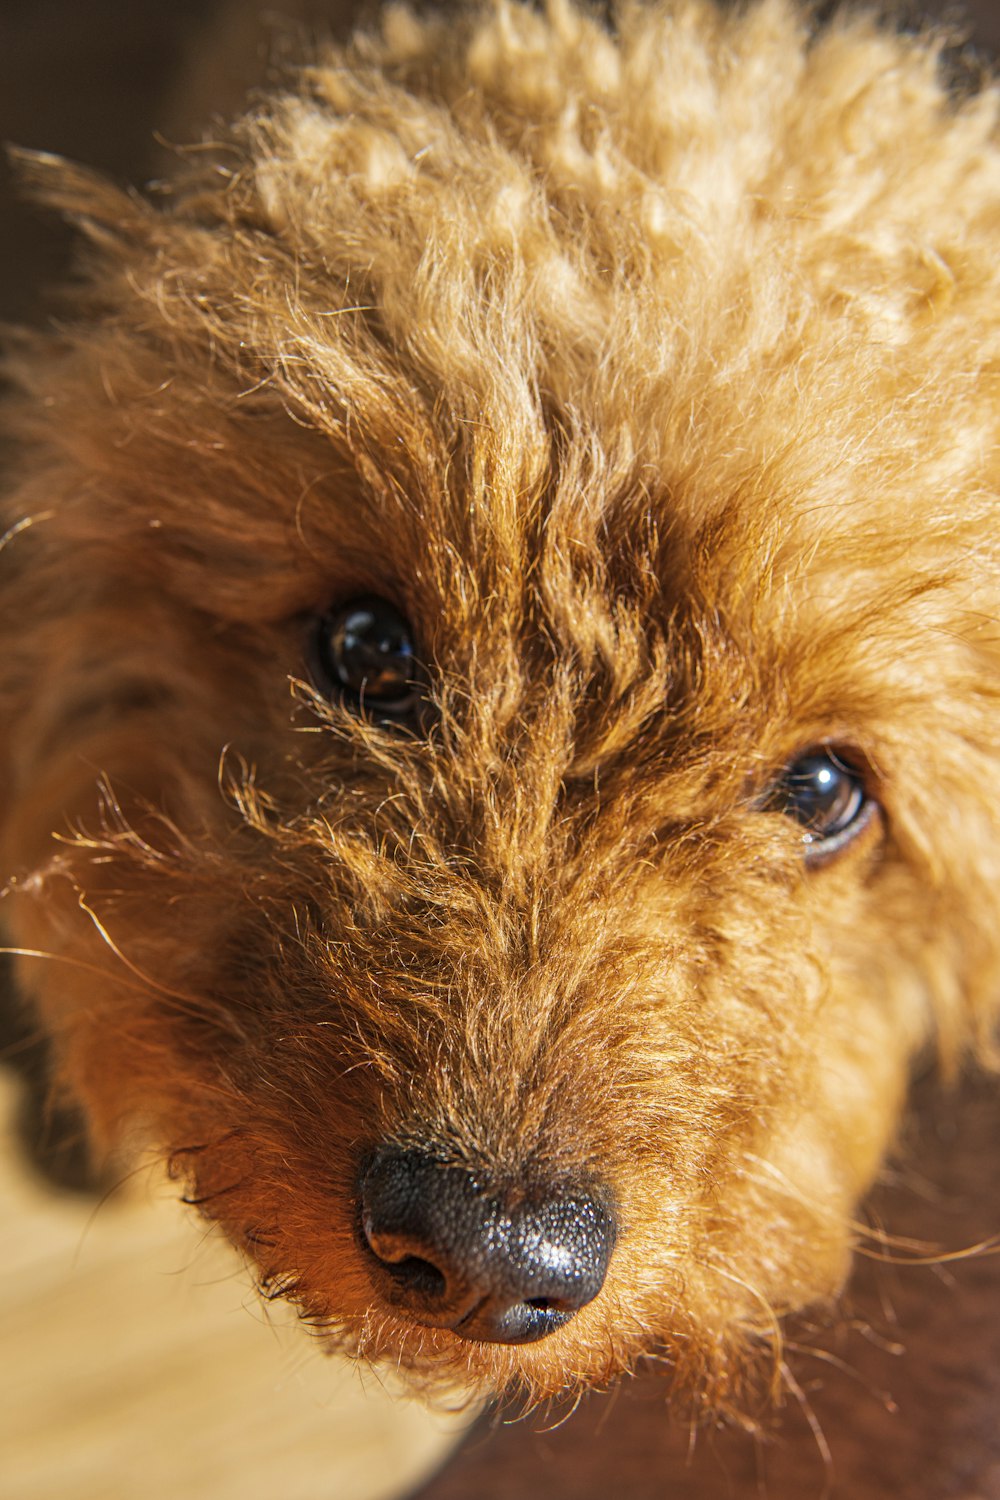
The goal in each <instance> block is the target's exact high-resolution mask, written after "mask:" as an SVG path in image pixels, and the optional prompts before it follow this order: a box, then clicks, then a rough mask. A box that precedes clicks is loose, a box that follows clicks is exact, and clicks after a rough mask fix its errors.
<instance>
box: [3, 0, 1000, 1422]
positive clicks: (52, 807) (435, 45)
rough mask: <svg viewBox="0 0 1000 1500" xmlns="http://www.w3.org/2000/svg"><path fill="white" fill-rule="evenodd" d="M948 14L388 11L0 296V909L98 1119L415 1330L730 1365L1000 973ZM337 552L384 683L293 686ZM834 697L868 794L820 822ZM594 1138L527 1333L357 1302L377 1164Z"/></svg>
mask: <svg viewBox="0 0 1000 1500" xmlns="http://www.w3.org/2000/svg"><path fill="white" fill-rule="evenodd" d="M939 50H940V46H939V40H938V39H935V38H933V37H917V38H913V37H901V36H897V35H894V34H891V33H889V32H888V31H885V30H882V29H880V28H879V27H878V26H877V25H876V23H875V22H874V21H872V20H871V19H870V18H866V17H865V16H863V15H862V16H857V15H853V16H848V17H846V18H844V19H841V20H834V21H833V22H832V24H830V25H829V26H827V27H825V28H823V29H816V28H813V27H812V26H811V24H810V22H809V20H808V18H807V17H805V16H803V14H802V13H800V12H799V11H797V10H796V9H795V8H794V7H793V6H792V5H791V4H790V3H786V0H763V3H755V4H753V5H751V6H750V8H749V9H748V10H746V11H744V12H737V13H728V14H722V13H720V12H719V11H717V10H716V8H715V7H714V5H713V4H712V3H711V0H658V3H654V4H651V5H649V6H640V5H637V4H631V3H626V4H624V5H623V6H622V8H621V9H620V11H619V12H618V13H617V15H616V18H615V21H614V25H613V28H612V29H611V30H609V29H607V28H606V27H605V25H604V24H603V23H601V22H599V21H597V20H594V19H591V18H589V17H588V16H587V14H586V13H584V12H581V11H580V10H577V9H575V8H573V7H572V6H571V5H570V4H568V3H566V0H553V3H552V4H551V5H550V6H549V8H548V10H547V12H546V14H545V15H544V16H543V15H539V14H536V13H534V12H533V11H531V10H530V9H526V8H522V7H521V6H520V5H518V4H515V3H506V0H498V3H497V4H495V5H492V6H490V7H488V8H487V9H485V10H482V11H478V12H475V13H472V14H469V15H466V16H459V17H456V16H454V15H450V16H448V17H447V18H446V19H444V20H435V19H423V20H418V19H415V18H414V17H413V16H412V15H410V14H409V13H407V12H405V11H402V10H390V11H388V12H387V13H386V14H385V16H384V18H383V21H382V23H381V29H380V30H378V31H376V32H373V33H372V34H369V35H364V36H362V37H361V38H360V39H357V40H355V41H354V42H352V43H351V44H350V45H349V46H348V47H347V48H346V49H345V50H343V51H333V50H330V51H329V52H326V53H324V54H323V55H322V56H321V57H320V59H319V61H317V62H315V64H314V65H310V66H307V67H306V68H305V69H304V70H303V71H302V72H301V74H300V75H299V76H297V77H293V78H291V79H290V81H289V83H288V86H287V89H286V91H284V92H282V91H278V92H276V93H275V94H274V95H273V96H272V97H268V98H265V99H264V100H263V101H262V102H259V103H258V104H257V105H255V106H254V108H253V109H252V111H251V112H250V113H249V114H248V115H247V117H246V118H245V119H243V120H242V121H240V122H239V123H237V124H236V125H235V126H234V127H233V128H232V130H231V131H229V132H220V133H218V134H217V135H216V136H215V137H213V138H212V140H211V143H210V144H208V145H206V146H204V147H202V148H201V149H199V150H197V151H195V152H193V153H191V154H190V156H189V157H188V158H186V160H184V161H182V162H181V164H180V166H179V170H178V173H177V177H176V181H175V182H174V183H173V185H172V186H171V187H170V188H169V189H167V190H166V191H161V192H158V193H157V194H156V195H155V196H154V197H153V198H152V200H149V199H147V198H143V197H141V196H138V195H136V194H131V193H128V194H127V193H125V192H123V191H120V190H118V189H117V188H115V187H113V186H111V185H109V184H108V183H106V182H104V181H103V180H101V179H99V178H98V177H96V176H93V175H91V174H89V173H88V172H86V171H84V170H82V169H78V168H74V167H70V166H67V165H65V164H63V163H60V162H56V161H54V160H51V159H47V158H42V157H26V158H25V159H24V160H23V162H22V172H23V174H24V175H25V176H26V178H27V179H28V181H29V183H33V185H34V188H35V190H36V192H39V193H40V194H41V195H42V196H43V197H44V198H45V199H46V200H47V201H48V202H49V203H50V204H53V205H55V206H56V207H58V208H59V209H61V210H62V211H63V212H64V213H66V214H68V215H69V216H70V217H71V218H73V219H74V220H75V221H76V222H77V224H78V225H79V227H80V229H81V230H82V232H83V236H84V238H85V240H86V242H87V246H88V248H87V250H86V254H85V260H84V266H83V272H82V275H81V276H80V277H79V278H78V285H77V286H76V287H75V289H74V290H73V292H72V295H71V298H70V300H69V301H68V302H67V303H66V304H65V305H63V306H62V308H61V310H60V312H59V315H58V318H57V321H56V323H55V324H54V326H53V330H52V331H51V332H49V333H44V334H32V335H24V336H23V337H20V338H18V339H15V340H14V341H13V343H12V346H11V348H10V353H9V359H8V370H9V372H10V374H11V376H12V379H13V382H14V385H15V387H16V389H15V393H14V394H13V396H12V398H11V399H10V401H9V402H8V404H7V408H6V418H7V427H8V430H9V431H10V432H11V433H12V434H13V436H14V437H15V439H16V440H17V443H18V446H19V459H18V462H19V473H18V477H17V479H16V481H15V483H14V484H13V486H12V487H8V491H7V494H6V497H5V499H4V502H3V504H4V514H5V521H4V525H3V526H0V532H2V531H3V530H4V529H5V528H8V529H7V535H6V541H5V545H4V548H3V551H2V553H0V566H2V592H0V610H2V631H3V649H2V655H0V691H2V724H3V735H4V744H3V747H2V762H3V763H2V796H3V797H4V799H5V802H6V807H5V815H4V822H3V831H2V870H3V878H4V879H5V880H6V882H7V889H6V896H5V900H4V903H3V908H2V911H3V918H4V922H5V925H6V930H7V936H8V942H9V943H10V945H11V946H13V947H15V948H17V949H20V950H24V951H25V952H26V953H30V954H35V955H37V956H34V957H31V956H24V957H22V958H21V959H20V961H19V965H18V967H19V975H20V981H21V985H22V987H23V989H24V991H25V993H26V994H27V995H29V996H31V997H32V998H33V1000H34V1001H35V1002H36V1003H37V1006H38V1009H39V1012H40V1015H41V1017H42V1018H43V1021H44V1024H45V1026H46V1027H47V1028H48V1029H49V1031H50V1032H51V1033H52V1035H53V1038H54V1042H55V1046H56V1048H57V1051H58V1058H59V1066H60V1077H61V1080H62V1084H63V1086H64V1087H65V1088H66V1089H68V1090H69V1091H71V1092H72V1093H73V1094H74V1095H75V1096H77V1097H78V1098H79V1099H80V1100H81V1101H82V1102H83V1104H84V1106H85V1109H86V1112H87V1115H88V1117H89V1120H90V1122H91V1126H92V1129H93V1133H94V1137H95V1140H96V1142H97V1143H98V1145H99V1146H105V1145H107V1144H108V1143H109V1142H111V1141H113V1140H116V1139H121V1138H124V1139H125V1140H126V1141H129V1142H134V1141H141V1140H147V1139H149V1140H152V1141H153V1142H154V1143H156V1144H157V1145H158V1147H159V1148H160V1149H161V1150H162V1151H163V1153H164V1154H165V1156H167V1157H168V1158H169V1160H170V1161H171V1163H172V1165H173V1168H174V1170H175V1172H177V1173H178V1174H179V1175H180V1176H181V1178H182V1179H183V1180H184V1182H185V1183H186V1184H187V1189H188V1193H189V1196H190V1197H191V1198H193V1199H195V1200H197V1201H199V1202H200V1203H201V1204H202V1205H203V1207H204V1210H205V1212H206V1213H207V1214H208V1215H210V1216H211V1217H212V1218H213V1219H216V1220H218V1221H219V1222H220V1223H221V1225H222V1226H223V1227H224V1228H225V1230H226V1231H227V1232H228V1234H229V1235H230V1236H231V1238H232V1239H233V1240H234V1241H235V1242H236V1243H237V1244H238V1245H240V1246H241V1247H243V1248H244V1249H245V1251H246V1252H247V1254H248V1255H249V1256H250V1257H251V1258H252V1259H253V1261H254V1262H255V1263H256V1266H257V1268H258V1272H259V1275H260V1278H261V1280H262V1282H263V1284H264V1285H265V1286H266V1287H267V1288H269V1289H270V1290H272V1291H276V1292H282V1293H285V1294H287V1295H288V1296H290V1297H292V1298H293V1299H294V1300H295V1301H296V1302H297V1303H298V1305H299V1306H300V1307H301V1308H302V1310H303V1312H304V1314H305V1315H306V1317H307V1318H308V1319H309V1320H310V1321H312V1322H314V1323H316V1324H319V1325H320V1326H322V1327H323V1328H326V1329H328V1330H329V1334H330V1337H331V1339H333V1340H335V1341H336V1342H338V1343H341V1344H345V1345H347V1346H349V1347H352V1348H356V1349H358V1350H360V1352H361V1353H362V1354H364V1355H366V1356H370V1357H373V1358H384V1359H387V1360H389V1361H391V1362H392V1363H394V1364H400V1365H402V1366H405V1367H409V1368H411V1369H412V1370H413V1372H414V1378H415V1379H416V1380H417V1381H418V1382H423V1383H424V1384H427V1385H431V1386H432V1385H434V1384H435V1383H436V1382H437V1381H438V1380H453V1379H454V1378H455V1377H456V1376H457V1377H458V1378H459V1379H460V1380H461V1381H463V1382H465V1383H466V1384H467V1385H469V1386H470V1387H472V1388H476V1389H482V1388H496V1387H500V1386H504V1385H507V1384H508V1383H514V1384H517V1385H519V1386H520V1387H521V1388H522V1389H523V1390H524V1391H526V1392H527V1394H528V1395H529V1396H530V1397H542V1396H545V1395H547V1394H551V1393H553V1392H556V1391H562V1390H566V1391H573V1390H575V1389H580V1388H582V1387H583V1386H585V1385H589V1384H599V1383H603V1382H605V1381H607V1380H609V1379H610V1378H612V1377H613V1376H614V1375H615V1374H616V1373H618V1372H620V1371H623V1370H627V1369H629V1368H630V1367H632V1366H633V1365H634V1363H635V1361H636V1360H637V1359H638V1358H639V1357H640V1356H642V1355H643V1354H652V1355H654V1356H657V1357H661V1358H662V1359H663V1362H664V1365H665V1368H666V1369H667V1372H668V1374H667V1378H668V1380H670V1381H672V1382H674V1384H675V1385H676V1386H677V1387H678V1389H679V1390H683V1391H686V1392H688V1393H691V1392H693V1393H694V1395H695V1399H696V1401H699V1402H703V1403H706V1404H708V1405H711V1406H712V1407H713V1408H715V1409H727V1408H728V1409H737V1410H740V1409H742V1410H747V1409H750V1408H752V1407H753V1405H754V1403H755V1402H756V1401H757V1400H758V1399H759V1397H760V1396H761V1394H762V1393H763V1392H765V1391H766V1388H767V1387H768V1386H769V1384H770V1382H771V1380H772V1377H773V1372H774V1370H775V1369H777V1368H778V1356H777V1347H778V1346H777V1340H778V1338H779V1333H778V1328H779V1324H778V1320H779V1319H780V1317H781V1315H782V1314H783V1313H784V1312H786V1311H787V1310H788V1309H790V1308H796V1307H800V1306H802V1305H804V1304H807V1303H809V1302H812V1301H814V1300H816V1299H826V1298H828V1297H830V1296H831V1295H833V1294H835V1293H836V1292H837V1290H838V1288H839V1287H840V1286H841V1284H842V1282H843V1278H844V1276H845V1274H846V1272H847V1269H848V1265H849V1260H850V1255H851V1251H852V1247H853V1244H854V1243H855V1241H856V1238H857V1235H858V1234H859V1233H860V1232H861V1231H860V1230H859V1227H858V1223H857V1212H858V1203H859V1199H860V1198H861V1196H862V1195H863V1193H864V1192H865V1190H866V1188H867V1187H868V1186H869V1184H870V1183H871V1181H872V1179H873V1177H874V1175H875V1174H876V1173H877V1171H878V1169H879V1165H880V1163H881V1161H882V1160H883V1157H884V1153H885V1152H886V1150H887V1148H888V1146H889V1144H890V1143H891V1141H892V1138H893V1134H894V1129H895V1127H896V1124H897V1121H898V1119H899V1115H900V1110H901V1107H902V1103H903V1099H904V1095H905V1091H906V1087H907V1079H908V1074H909V1072H910V1070H911V1068H912V1066H913V1063H914V1060H915V1059H916V1058H918V1057H920V1056H921V1055H922V1054H923V1053H924V1051H925V1049H926V1048H927V1047H928V1046H929V1045H936V1046H938V1048H939V1049H940V1051H941V1052H942V1053H943V1055H944V1056H945V1057H946V1059H948V1060H949V1061H951V1062H954V1061H955V1060H957V1059H961V1058H962V1057H964V1056H972V1055H975V1056H978V1057H979V1058H980V1059H981V1060H984V1061H987V1062H988V1061H990V1059H991V1032H992V1028H993V1024H994V1020H995V1017H996V1012H997V998H998V984H1000V924H998V922H997V917H996V909H995V908H996V893H997V890H998V889H1000V830H998V823H997V813H996V805H997V802H996V799H997V787H998V785H1000V749H998V741H1000V736H998V696H1000V627H998V619H997V608H998V596H1000V520H998V518H1000V501H998V486H1000V448H998V436H1000V431H998V429H1000V255H998V253H997V246H998V235H1000V148H998V144H997V134H996V116H997V96H996V92H995V91H994V90H993V89H992V88H991V87H989V86H987V87H985V88H983V89H981V90H979V91H978V92H976V93H973V94H971V95H968V96H966V97H964V98H962V99H960V100H955V99H952V98H950V97H949V96H948V94H947V91H946V89H945V87H944V85H943V84H942V83H941V82H940V81H939V77H938V53H939ZM363 592H372V593H377V594H380V595H383V596H386V597H388V598H390V599H391V600H392V601H394V602H395V604H396V605H397V606H398V607H399V608H400V609H402V610H403V611H404V613H405V614H406V615H407V616H408V617H409V619H410V620H411V622H412V624H413V628H414V630H415V632H416V635H417V638H418V641H419V644H420V651H421V655H422V657H423V659H424V661H425V662H426V664H427V670H428V677H429V682H430V693H431V699H432V704H431V711H430V712H429V713H428V714H427V715H426V717H425V719H424V721H423V723H422V725H421V726H420V727H419V728H418V729H416V730H405V729H404V730H402V731H401V730H399V729H393V728H391V727H389V728H380V727H379V726H377V725H376V724H373V723H372V722H368V721H366V720H365V719H363V718H359V717H358V716H357V715H356V714H355V713H354V711H353V710H352V709H351V708H350V707H349V706H345V705H344V704H342V703H341V702H339V701H328V700H326V699H325V698H324V697H323V696H322V694H321V693H320V692H317V691H316V687H315V685H314V684H313V683H312V681H311V679H310V673H309V664H308V663H309V656H310V644H309V643H310V639H311V632H312V629H313V622H314V621H315V619H316V618H317V616H318V615H320V614H322V613H323V612H324V611H326V610H327V609H329V608H330V607H331V606H332V605H334V604H336V603H337V602H339V601H343V600H345V599H349V598H350V597H351V596H352V595H356V594H358V593H363ZM822 743H830V744H834V745H836V746H838V747H843V748H844V749H846V750H849V751H850V753H851V754H852V755H853V756H854V757H855V758H856V763H857V764H858V765H859V766H861V767H863V768H864V774H865V776H866V778H867V785H868V788H869V792H870V794H871V795H872V796H874V797H875V798H877V800H878V802H879V804H880V807H881V811H880V813H879V814H878V816H876V817H875V818H874V819H872V820H871V822H870V824H869V826H868V827H867V828H866V829H865V830H864V831H863V832H862V833H860V834H859V836H858V837H857V838H856V839H854V840H853V841H852V842H850V843H849V844H848V846H847V847H846V848H845V849H843V850H842V851H841V852H840V853H839V854H838V855H837V856H836V857H835V858H832V859H830V860H828V861H826V862H822V861H816V862H811V863H809V864H807V863H806V861H805V860H804V858H803V843H802V829H801V827H800V826H799V825H798V824H797V823H796V822H795V821H794V820H793V818H791V817H790V816H787V815H785V814H782V813H781V812H779V811H775V810H774V809H773V806H772V807H770V808H769V807H768V805H767V801H768V792H769V789H770V788H772V787H773V785H774V784H775V781H776V778H778V777H779V776H780V774H781V773H782V771H783V769H784V768H785V767H786V766H787V765H789V763H790V762H791V761H793V760H794V758H795V756H796V754H798V753H801V752H802V751H803V750H804V749H807V748H808V747H810V746H815V745H817V744H822ZM382 1141H389V1142H398V1143H402V1144H425V1145H428V1144H429V1145H432V1146H434V1147H435V1148H437V1149H439V1150H444V1151H445V1152H447V1153H448V1154H449V1156H450V1158H451V1159H453V1160H455V1161H456V1162H460V1163H465V1164H468V1165H469V1166H471V1167H473V1168H475V1169H477V1170H478V1171H480V1172H481V1173H485V1174H486V1175H487V1176H488V1177H489V1178H490V1179H491V1180H492V1181H495V1182H496V1183H498V1184H500V1185H501V1186H507V1187H511V1186H513V1187H516V1186H517V1184H518V1183H520V1182H522V1181H534V1180H537V1179H538V1178H539V1177H542V1178H544V1179H545V1180H547V1181H551V1180H559V1179H560V1178H565V1179H566V1180H571V1181H578V1180H588V1181H590V1180H594V1179H597V1180H599V1181H601V1182H603V1183H605V1184H607V1185H608V1186H609V1188H610V1190H611V1192H612V1194H613V1197H614V1200H615V1203H616V1204H617V1212H618V1219H619V1225H620V1233H619V1241H618V1245H617V1248H616V1250H615V1253H614V1256H613V1259H612V1263H611V1267H610V1271H609V1275H608V1279H607V1282H606V1285H605V1287H604V1290H603V1292H602V1293H601V1294H600V1295H599V1296H598V1297H597V1299H596V1300H595V1301H594V1302H592V1303H591V1304H590V1305H589V1306H587V1307H586V1308H585V1309H584V1310H583V1311H582V1312H581V1313H580V1314H579V1316H577V1317H576V1318H575V1319H573V1320H572V1321H571V1322H569V1323H568V1324H567V1325H566V1326H565V1327H564V1328H562V1329H561V1330H560V1331H558V1332H556V1333H554V1334H553V1335H551V1336H550V1337H548V1338H546V1339H543V1340H542V1341H541V1342H539V1343H536V1344H529V1345H525V1346H523V1347H499V1346H497V1347H490V1346H488V1345H484V1344H473V1343H465V1342H462V1341H461V1340H459V1339H458V1338H457V1337H455V1336H454V1335H453V1334H451V1333H449V1332H446V1331H430V1330H421V1329H415V1328H413V1327H410V1326H408V1325H407V1324H406V1323H405V1322H404V1321H403V1320H402V1319H401V1318H398V1317H397V1316H395V1315H394V1314H392V1313H391V1312H390V1311H389V1310H388V1309H387V1308H385V1307H383V1306H380V1304H379V1302H378V1299H377V1295H376V1292H375V1291H374V1290H373V1287H372V1284H371V1282H370V1280H369V1275H368V1270H367V1268H366V1265H365V1261H364V1256H363V1254H362V1251H361V1249H360V1248H359V1246H358V1242H357V1238H356V1222H357V1207H356V1201H355V1193H356V1178H357V1172H358V1163H359V1159H360V1156H361V1154H362V1153H363V1151H365V1150H366V1149H370V1148H371V1147H372V1146H373V1145H376V1144H378V1143H379V1142H382Z"/></svg>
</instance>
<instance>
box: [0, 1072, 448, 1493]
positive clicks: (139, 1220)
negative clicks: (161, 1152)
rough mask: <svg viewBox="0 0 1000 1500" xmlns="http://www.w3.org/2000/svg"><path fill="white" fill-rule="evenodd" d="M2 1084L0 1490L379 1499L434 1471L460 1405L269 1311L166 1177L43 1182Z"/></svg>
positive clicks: (1, 1078)
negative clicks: (110, 1182)
mask: <svg viewBox="0 0 1000 1500" xmlns="http://www.w3.org/2000/svg"><path fill="white" fill-rule="evenodd" d="M14 1095H15V1085H14V1081H13V1079H12V1077H10V1076H9V1075H8V1074H5V1073H3V1072H0V1388H2V1389H0V1497H2V1500H389V1497H392V1496H398V1495H400V1494H402V1493H404V1492H406V1491H409V1490H411V1489H412V1488H413V1486H414V1485H415V1484H417V1483H419V1482H420V1481H421V1480H422V1479H424V1478H426V1477H427V1476H428V1475H429V1474H430V1473H431V1472H432V1471H433V1469H434V1468H435V1467H436V1466H437V1465H438V1464H439V1463H440V1461H441V1459H442V1458H443V1456H444V1455H445V1454H446V1453H447V1452H448V1450H449V1449H450V1448H451V1447H452V1446H453V1445H454V1443H455V1441H456V1439H457V1437H458V1435H459V1434H460V1433H461V1431H462V1430H463V1428H464V1426H465V1425H467V1419H456V1418H454V1417H452V1418H447V1417H445V1416H441V1415H429V1414H428V1413H426V1412H425V1411H424V1410H423V1409H422V1408H421V1407H419V1406H418V1405H416V1404H414V1403H412V1402H407V1401H404V1400H399V1399H393V1398H392V1397H390V1396H389V1395H388V1394H387V1393H386V1391H385V1390H384V1389H383V1388H382V1387H381V1386H380V1384H379V1382H378V1381H377V1380H376V1379H375V1378H374V1377H373V1376H372V1375H371V1374H369V1375H368V1376H367V1377H366V1378H365V1379H364V1380H362V1378H361V1376H360V1375H359V1374H358V1372H356V1371H355V1370H354V1369H353V1368H351V1367H348V1366H347V1365H346V1364H341V1363H338V1362H336V1361H334V1360H331V1359H329V1358H327V1357H325V1356H323V1355H321V1354H320V1353H319V1351H318V1349H317V1348H316V1346H315V1344H312V1343H310V1341H309V1338H308V1336H307V1335H306V1334H305V1333H304V1332H303V1330H302V1329H301V1328H299V1327H294V1326H291V1322H292V1320H291V1319H290V1317H289V1315H288V1314H287V1313H284V1312H283V1311H282V1310H281V1309H268V1310H267V1312H266V1314H265V1312H264V1310H262V1308H261V1305H260V1303H259V1302H258V1300H257V1299H256V1298H255V1297H254V1296H253V1294H252V1292H251V1291H250V1289H249V1285H248V1278H247V1276H246V1274H245V1272H243V1270H242V1269H241V1268H240V1267H239V1265H238V1264H236V1263H235V1260H234V1257H233V1255H232V1253H231V1252H230V1251H229V1250H228V1249H227V1248H226V1247H224V1246H223V1245H221V1244H220V1243H218V1241H217V1240H216V1239H215V1238H214V1237H213V1236H211V1235H208V1236H206V1234H205V1230H204V1227H203V1226H201V1225H199V1224H197V1223H195V1222H194V1221H193V1220H192V1219H191V1218H190V1217H188V1216H187V1215H186V1214H185V1212H184V1210H183V1209H181V1208H180V1207H179V1206H178V1204H177V1201H176V1197H177V1191H176V1188H171V1187H170V1186H169V1185H165V1184H162V1183H161V1184H156V1183H154V1182H152V1181H151V1180H150V1179H149V1178H148V1177H147V1178H145V1179H144V1180H143V1181H142V1183H136V1184H134V1185H133V1186H132V1188H131V1190H129V1191H122V1192H119V1193H116V1194H114V1195H112V1196H111V1197H110V1198H109V1199H108V1200H107V1201H105V1202H104V1203H102V1204H100V1205H99V1206H96V1207H95V1204H94V1201H93V1199H90V1198H85V1197H82V1196H76V1195H72V1194H57V1193H54V1192H53V1191H52V1190H51V1189H50V1188H47V1187H43V1186H42V1185H41V1184H40V1183H39V1182H37V1181H35V1180H34V1179H33V1178H32V1177H31V1176H30V1174H29V1171H28V1169H27V1167H26V1165H25V1163H24V1160H23V1157H22V1156H21V1154H20V1153H19V1152H18V1151H17V1150H16V1149H14V1148H13V1146H12V1143H11V1140H10V1120H11V1116H12V1111H13V1108H14V1102H15V1100H14Z"/></svg>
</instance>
